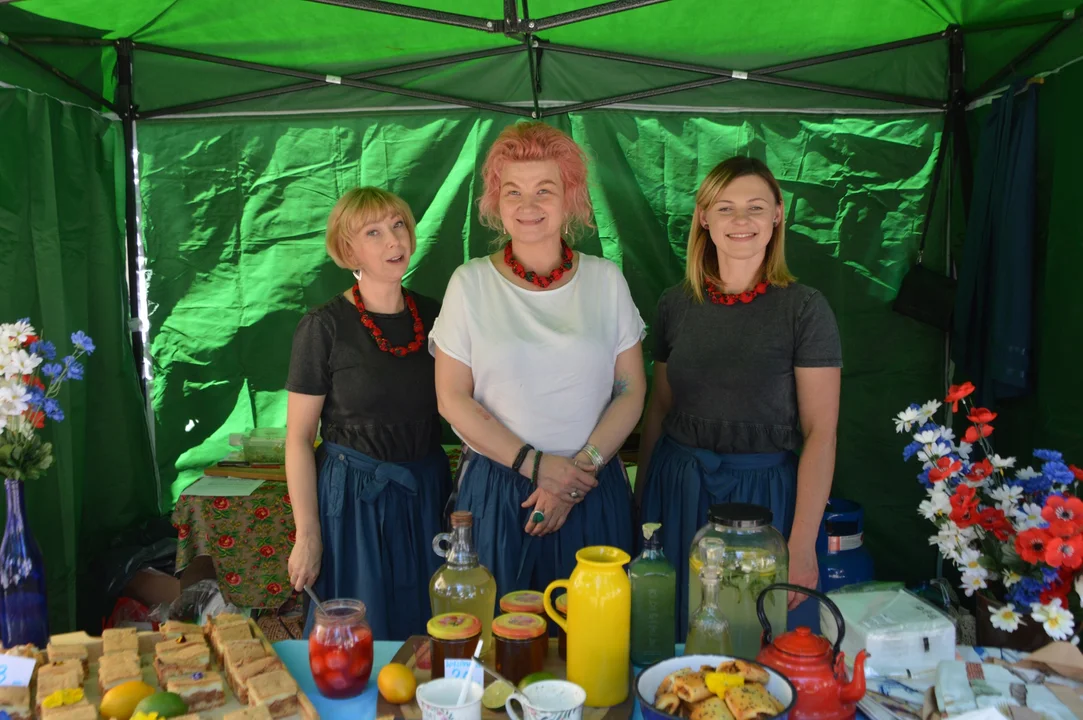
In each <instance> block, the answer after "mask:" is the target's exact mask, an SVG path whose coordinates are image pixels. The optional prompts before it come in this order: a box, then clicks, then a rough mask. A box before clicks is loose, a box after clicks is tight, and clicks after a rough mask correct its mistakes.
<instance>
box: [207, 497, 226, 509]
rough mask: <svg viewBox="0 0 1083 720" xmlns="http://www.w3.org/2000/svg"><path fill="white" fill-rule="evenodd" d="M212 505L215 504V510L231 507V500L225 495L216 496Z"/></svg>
mask: <svg viewBox="0 0 1083 720" xmlns="http://www.w3.org/2000/svg"><path fill="white" fill-rule="evenodd" d="M211 505H213V506H214V509H215V510H225V509H227V508H229V500H227V499H226V498H224V497H216V498H215V499H214V502H213V503H211Z"/></svg>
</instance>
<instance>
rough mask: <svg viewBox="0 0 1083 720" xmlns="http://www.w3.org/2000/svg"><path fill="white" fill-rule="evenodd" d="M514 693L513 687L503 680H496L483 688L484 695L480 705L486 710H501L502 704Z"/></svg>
mask: <svg viewBox="0 0 1083 720" xmlns="http://www.w3.org/2000/svg"><path fill="white" fill-rule="evenodd" d="M513 692H515V686H514V685H512V684H511V683H509V682H504V681H503V680H497V681H496V682H494V683H493V684H492V685H490V686H489V687H487V688H485V694H484V695H482V696H481V704H482V705H483V706H485V709H486V710H503V709H504V703H506V702H507V701H508V698H509V697H511V694H512V693H513Z"/></svg>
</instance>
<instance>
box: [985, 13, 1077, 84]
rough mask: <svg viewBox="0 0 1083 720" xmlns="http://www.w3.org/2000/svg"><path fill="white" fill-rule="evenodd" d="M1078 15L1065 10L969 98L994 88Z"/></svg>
mask: <svg viewBox="0 0 1083 720" xmlns="http://www.w3.org/2000/svg"><path fill="white" fill-rule="evenodd" d="M1080 17H1083V14H1080V15H1077V14H1076V12H1075V11H1074V10H1068V11H1065V13H1064V15H1063V16H1062V17H1061V20H1060V22H1058V23H1057V24H1056V25H1055V26H1054V27H1052V28H1050V30H1049V31H1048V32H1047V33H1045V34H1044V35H1042V36H1041V37H1040V38H1038V39H1037V40H1036V41H1035V42H1034V43H1032V44H1031V45H1030V46H1029V47H1028V48H1027V49H1025V50H1024V51H1023V52H1021V53H1019V54H1018V55H1017V56H1015V57H1014V58H1013V59H1012V61H1011V62H1009V63H1008V64H1007V65H1005V66H1004V67H1002V68H1000V70H998V71H997V72H995V73H993V76H992V77H990V78H989V79H988V80H986V81H985V82H983V83H982V84H981V85H980V86H979V87H978V89H977V90H975V91H974V92H973V93H972V94H971V96H970V97H971V99H973V98H980V97H982V96H983V95H985V94H986V93H988V92H989V91H990V90H992V89H993V88H995V87H996V86H997V85H998V84H999V83H1000V82H1001V81H1003V80H1004V79H1005V78H1007V77H1009V76H1010V75H1012V74H1013V73H1014V72H1015V71H1016V70H1017V69H1018V68H1019V67H1020V66H1022V65H1023V64H1024V63H1025V62H1026V61H1027V60H1030V59H1031V58H1032V57H1034V56H1035V55H1037V54H1038V53H1039V52H1041V50H1042V49H1043V48H1045V47H1046V46H1047V45H1049V43H1051V42H1053V40H1054V39H1056V37H1057V36H1058V35H1060V34H1061V33H1062V32H1064V31H1065V30H1067V29H1068V28H1070V27H1071V26H1072V25H1074V24H1075V23H1076V21H1077V20H1078V19H1079V18H1080Z"/></svg>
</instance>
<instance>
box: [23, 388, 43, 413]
mask: <svg viewBox="0 0 1083 720" xmlns="http://www.w3.org/2000/svg"><path fill="white" fill-rule="evenodd" d="M27 395H28V396H29V397H28V398H27V402H28V403H29V405H30V407H32V408H33V409H35V410H37V409H39V408H40V407H41V405H42V403H44V402H45V391H44V390H42V389H41V388H39V387H33V386H31V387H30V389H29V390H28V391H27Z"/></svg>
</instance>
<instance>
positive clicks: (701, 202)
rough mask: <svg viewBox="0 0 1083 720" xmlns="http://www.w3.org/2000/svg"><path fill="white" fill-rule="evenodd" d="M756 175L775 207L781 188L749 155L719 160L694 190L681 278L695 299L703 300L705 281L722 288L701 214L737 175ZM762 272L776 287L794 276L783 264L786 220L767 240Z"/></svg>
mask: <svg viewBox="0 0 1083 720" xmlns="http://www.w3.org/2000/svg"><path fill="white" fill-rule="evenodd" d="M747 175H756V176H757V177H759V178H761V179H762V180H763V181H764V182H765V183H767V185H768V187H770V188H771V192H772V194H774V197H775V206H776V207H777V206H778V205H780V204H781V203H782V188H781V187H779V184H778V180H776V179H775V176H774V175H773V174H772V173H771V171H770V170H768V169H767V166H766V165H765V164H764V163H763V162H762V161H760V160H757V159H756V158H750V157H732V158H730V159H728V160H724V161H722V162H720V163H719V164H718V165H716V166H715V167H714V169H713V170H711V172H709V173H707V177H706V178H704V179H703V183H702V184H701V185H700V186H699V192H697V193H696V209H695V211H694V212H693V213H692V227H691V229H690V230H689V231H688V262H687V263H686V266H685V275H684V280H685V284H686V285H687V288H688V290H689V291H690V292H691V293H692V295H693V297H695V298H696V300H697V301H698V302H703V300H704V285H705V284H706V283H707V281H708V280H709V281H710V282H711V283H713V284H714V285H717V286H718V287H722V278H721V277H719V271H718V252H717V251H716V250H715V246H714V243H713V242H711V233H710V231H709V230H708V229H707V228H705V227H703V215H704V213H706V212H707V210H708V209H710V207H711V206H712V205H714V204H715V203H716V202H718V196H719V195H721V194H722V191H723V190H725V189H726V186H728V185H729V184H730V183H731V182H733V181H734V180H736V179H737V178H739V177H745V176H747ZM763 271H764V273H763V274H764V276H765V278H766V280H767V282H768V283H769V284H771V285H775V286H776V287H786V286H787V285H789V284H790V283H792V282H794V281H795V280H796V279H797V278H795V277H794V276H793V275H792V274H791V273H790V269H789V268H788V267H786V223H785V222H780V223H779V224H778V225H776V226H775V229H774V232H773V233H772V234H771V239H770V240H769V241H768V243H767V254H766V255H765V256H764V260H763Z"/></svg>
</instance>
